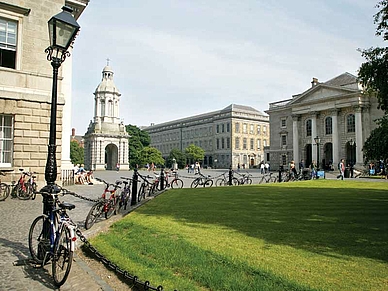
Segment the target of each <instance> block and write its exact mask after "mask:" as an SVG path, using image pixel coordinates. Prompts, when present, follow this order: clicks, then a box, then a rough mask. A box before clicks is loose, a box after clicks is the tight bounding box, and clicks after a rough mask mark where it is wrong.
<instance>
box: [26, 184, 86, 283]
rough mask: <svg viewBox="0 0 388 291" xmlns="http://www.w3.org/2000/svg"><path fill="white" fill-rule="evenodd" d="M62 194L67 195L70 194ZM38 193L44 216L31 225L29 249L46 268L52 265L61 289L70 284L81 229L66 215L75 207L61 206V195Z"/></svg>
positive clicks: (71, 205) (53, 274)
mask: <svg viewBox="0 0 388 291" xmlns="http://www.w3.org/2000/svg"><path fill="white" fill-rule="evenodd" d="M60 191H61V192H62V193H63V194H65V192H64V191H66V190H63V189H61V190H60ZM36 193H38V194H41V195H42V196H43V205H44V206H43V215H41V216H38V217H37V218H35V220H34V221H33V222H32V224H31V227H30V230H29V233H28V248H29V250H30V253H31V256H32V259H33V260H34V261H35V262H36V263H37V264H39V265H42V267H43V266H44V265H45V264H47V263H48V262H49V261H50V260H51V261H52V276H53V279H54V284H55V285H56V286H58V287H59V286H62V285H63V284H64V283H65V282H66V280H67V277H68V276H69V273H70V269H71V265H72V262H73V253H74V249H75V241H76V240H77V237H76V231H77V229H78V227H77V225H76V224H75V223H74V222H73V221H72V220H71V219H70V217H69V215H68V214H67V212H66V211H67V210H72V209H74V208H75V205H74V204H70V203H66V202H60V201H59V199H58V193H48V192H36ZM68 193H69V192H68Z"/></svg>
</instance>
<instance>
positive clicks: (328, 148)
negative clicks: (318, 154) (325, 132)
mask: <svg viewBox="0 0 388 291" xmlns="http://www.w3.org/2000/svg"><path fill="white" fill-rule="evenodd" d="M322 165H323V167H324V169H325V170H331V169H332V165H333V144H332V143H331V142H328V143H326V144H325V145H324V146H323V159H322Z"/></svg>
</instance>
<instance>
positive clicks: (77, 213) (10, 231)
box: [0, 169, 387, 291]
mask: <svg viewBox="0 0 388 291" xmlns="http://www.w3.org/2000/svg"><path fill="white" fill-rule="evenodd" d="M241 172H243V170H242V171H241ZM140 173H141V174H145V175H147V174H149V175H151V176H153V173H150V172H146V171H140ZM203 173H204V174H206V175H211V176H212V177H218V176H220V175H221V174H222V173H228V170H225V169H224V170H222V169H219V170H203ZM250 173H252V175H253V183H258V180H259V177H260V176H261V175H259V172H258V171H257V170H254V171H250ZM335 174H336V173H331V174H328V175H327V178H328V179H335ZM180 175H181V176H182V177H183V180H184V183H185V184H184V187H190V184H191V182H192V181H193V178H195V177H197V176H196V175H194V174H192V173H187V171H181V172H180ZM120 176H126V177H132V176H133V172H131V171H126V172H122V171H120V172H116V171H100V172H95V177H100V178H102V179H105V180H107V181H109V182H112V183H113V182H114V181H115V180H116V179H118V178H120ZM363 180H365V181H368V180H370V179H363ZM380 181H387V180H380ZM66 188H67V189H69V190H70V191H74V192H76V193H78V194H79V195H82V196H84V197H88V198H92V199H97V198H98V197H99V196H100V195H101V193H102V191H103V189H104V185H102V184H94V185H74V186H68V187H66ZM61 200H63V201H66V202H70V203H73V204H75V205H76V208H75V209H74V210H72V211H70V216H71V218H72V219H73V221H74V222H76V223H77V224H78V225H79V226H80V227H81V231H82V233H83V234H84V235H85V236H86V237H90V236H91V235H94V234H96V233H98V232H99V231H100V230H101V229H102V228H104V227H106V226H107V225H108V224H109V223H111V222H113V221H115V220H117V219H119V218H120V217H121V216H120V215H116V216H113V217H112V218H111V219H109V220H101V222H98V223H96V224H95V225H94V226H93V227H92V228H91V229H90V230H88V231H86V230H84V228H83V225H84V221H85V218H86V215H87V214H88V212H89V210H90V208H91V206H92V204H93V202H90V201H86V200H81V199H79V198H76V197H74V196H71V195H66V196H64V197H62V198H61ZM41 213H42V198H41V196H40V195H37V198H36V200H26V201H22V200H18V199H11V198H10V197H8V198H7V199H6V200H5V201H2V202H0V216H1V225H0V233H1V234H0V256H1V260H0V290H32V291H34V290H36V291H38V290H39V291H41V290H55V286H54V285H53V283H52V278H51V276H50V273H51V265H46V266H45V267H44V268H35V267H34V266H32V265H31V264H30V263H29V258H30V254H29V250H28V231H29V228H30V225H31V223H32V221H33V219H34V218H35V217H37V216H39V215H41ZM81 244H82V243H81V242H80V240H78V241H77V245H78V246H80V245H81ZM128 289H129V288H128ZM60 290H64V291H66V290H69V291H70V290H72V291H74V290H85V291H86V290H88V291H90V290H105V291H110V290H115V288H114V286H109V285H108V284H107V282H105V281H103V280H102V279H101V278H100V277H99V276H98V275H97V274H96V273H95V272H94V271H93V270H91V269H90V268H89V267H88V266H87V264H85V262H84V261H82V260H81V259H80V257H79V256H75V260H74V262H73V265H72V269H71V272H70V276H69V278H68V280H67V282H66V283H65V284H64V285H63V286H62V287H61V288H60Z"/></svg>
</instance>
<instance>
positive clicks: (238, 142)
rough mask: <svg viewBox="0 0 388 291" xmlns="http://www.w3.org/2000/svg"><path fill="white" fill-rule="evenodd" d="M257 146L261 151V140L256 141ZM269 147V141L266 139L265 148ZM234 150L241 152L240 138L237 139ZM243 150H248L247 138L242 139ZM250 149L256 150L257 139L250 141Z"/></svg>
mask: <svg viewBox="0 0 388 291" xmlns="http://www.w3.org/2000/svg"><path fill="white" fill-rule="evenodd" d="M256 146H257V148H256V149H257V150H261V149H262V148H261V139H258V140H257V141H256ZM266 146H267V140H266V139H263V147H266ZM234 148H235V149H236V150H239V149H240V138H239V137H236V138H235V144H234ZM242 149H243V150H247V149H248V139H247V138H245V137H244V138H242ZM249 149H250V150H256V149H255V139H254V138H251V139H249Z"/></svg>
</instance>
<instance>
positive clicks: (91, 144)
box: [84, 64, 129, 170]
mask: <svg viewBox="0 0 388 291" xmlns="http://www.w3.org/2000/svg"><path fill="white" fill-rule="evenodd" d="M113 75H114V72H113V70H112V68H111V67H110V66H109V64H108V65H107V66H105V67H104V69H103V70H102V80H101V82H100V84H99V85H98V86H97V88H96V90H95V92H94V101H95V102H94V119H93V121H90V124H89V128H88V130H87V132H86V134H85V136H84V149H85V168H87V169H91V170H104V169H107V170H113V169H116V165H117V164H119V167H120V169H122V170H128V169H129V163H128V138H129V135H128V134H127V132H126V131H125V126H124V123H123V122H122V121H120V110H119V109H120V96H121V93H120V92H119V90H118V89H117V87H116V85H115V83H114V81H113Z"/></svg>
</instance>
